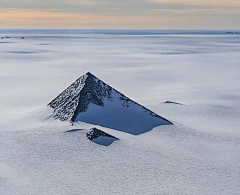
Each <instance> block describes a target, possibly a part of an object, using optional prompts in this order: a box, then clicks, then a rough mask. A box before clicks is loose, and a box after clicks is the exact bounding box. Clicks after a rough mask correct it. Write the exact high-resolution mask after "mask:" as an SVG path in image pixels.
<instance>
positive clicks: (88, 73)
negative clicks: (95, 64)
mask: <svg viewBox="0 0 240 195" xmlns="http://www.w3.org/2000/svg"><path fill="white" fill-rule="evenodd" d="M86 75H88V76H94V75H93V74H92V73H91V72H87V73H86Z"/></svg>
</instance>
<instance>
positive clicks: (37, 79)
mask: <svg viewBox="0 0 240 195" xmlns="http://www.w3.org/2000/svg"><path fill="white" fill-rule="evenodd" d="M0 33H2V34H1V36H6V35H8V36H10V37H11V38H10V39H0V87H1V93H0V106H1V110H0V194H1V195H15V194H16V195H28V194H44V195H46V194H58V195H63V194H216V195H221V194H224V195H225V194H234V195H235V194H236V195H237V194H239V191H240V163H239V162H240V122H239V121H240V120H239V119H240V102H239V100H240V36H239V35H223V34H217V35H214V34H207V33H205V34H200V35H196V34H185V35H184V34H180V35H167V34H166V35H147V34H140V35H132V34H127V33H125V34H104V33H99V34H93V33H81V34H66V33H63V34H61V33H59V32H58V33H57V34H54V33H49V34H47V33H44V34H38V33H39V32H35V33H28V32H27V31H26V32H21V33H14V34H11V32H10V31H9V32H7V31H4V32H0ZM6 33H7V34H6ZM22 36H24V37H25V39H21V37H22ZM88 71H90V72H92V73H94V74H95V75H97V76H98V77H99V78H101V79H102V80H103V81H105V82H106V83H108V84H110V85H111V86H113V87H114V88H116V89H118V90H119V91H121V92H122V93H123V94H126V95H127V96H129V97H130V98H131V99H133V100H135V101H137V102H139V103H141V104H142V105H144V106H146V107H148V108H150V109H152V110H153V111H154V112H156V113H157V114H159V115H160V116H163V117H165V118H167V119H168V120H170V121H172V122H173V123H174V126H160V127H156V128H154V129H153V130H152V131H150V132H147V133H144V134H141V135H138V136H134V135H130V134H125V133H122V132H117V131H114V130H111V129H106V131H107V132H108V133H111V134H113V135H114V136H116V137H118V138H119V139H120V140H118V141H115V142H114V143H113V144H111V145H110V146H107V147H106V146H101V145H98V144H96V143H93V142H91V141H89V140H88V139H86V135H85V133H86V131H85V129H89V128H91V127H92V125H90V124H85V123H77V124H75V125H74V126H71V124H69V123H64V122H59V121H54V120H53V121H39V120H37V119H36V118H34V117H33V116H35V113H37V112H39V110H41V109H42V108H44V107H45V106H46V105H47V104H48V103H49V102H50V101H51V100H52V99H53V98H54V97H56V96H57V95H58V94H59V93H60V92H61V91H62V90H64V89H65V88H66V87H67V86H68V85H69V84H71V83H72V82H73V81H74V80H76V79H77V78H78V77H80V76H81V75H83V74H85V73H86V72H88ZM165 101H174V102H178V103H181V104H184V105H178V104H166V103H163V102H165ZM73 129H79V131H70V132H67V131H69V130H73Z"/></svg>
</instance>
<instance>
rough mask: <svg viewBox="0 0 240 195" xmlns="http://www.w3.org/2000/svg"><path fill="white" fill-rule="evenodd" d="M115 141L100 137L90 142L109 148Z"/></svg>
mask: <svg viewBox="0 0 240 195" xmlns="http://www.w3.org/2000/svg"><path fill="white" fill-rule="evenodd" d="M116 140H117V139H116V138H113V137H105V136H100V137H98V138H95V139H93V140H91V141H92V142H94V143H96V144H99V145H102V146H110V145H111V144H112V143H113V142H115V141H116Z"/></svg>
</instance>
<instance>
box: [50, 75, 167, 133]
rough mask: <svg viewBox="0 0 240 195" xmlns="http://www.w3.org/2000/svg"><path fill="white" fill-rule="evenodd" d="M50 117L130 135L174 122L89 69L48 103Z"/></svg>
mask: <svg viewBox="0 0 240 195" xmlns="http://www.w3.org/2000/svg"><path fill="white" fill-rule="evenodd" d="M48 106H49V107H51V108H52V115H51V117H53V118H55V119H59V120H62V121H66V120H69V121H72V122H77V121H82V122H87V123H91V124H95V125H100V126H104V127H108V128H112V129H116V130H120V131H124V132H128V133H131V134H140V133H144V132H146V131H149V130H151V129H152V128H154V127H156V126H159V125H168V124H172V123H171V122H170V121H168V120H167V119H164V118H162V117H161V116H159V115H157V114H155V113H154V112H152V111H150V110H149V109H147V108H145V107H144V106H142V105H140V104H138V103H136V102H134V101H133V100H131V99H129V98H128V97H126V96H125V95H123V94H122V93H120V92H118V91H117V90H116V89H114V88H112V87H111V86H109V85H108V84H106V83H104V82H103V81H101V80H100V79H98V78H97V77H95V76H94V75H93V74H92V73H90V72H87V73H86V74H85V75H83V76H81V77H80V78H79V79H77V80H76V81H75V82H74V83H73V84H71V85H70V86H69V87H68V88H67V89H66V90H64V91H63V92H62V93H61V94H60V95H59V96H57V97H56V98H55V99H54V100H53V101H51V102H50V103H49V104H48Z"/></svg>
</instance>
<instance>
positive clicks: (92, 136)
mask: <svg viewBox="0 0 240 195" xmlns="http://www.w3.org/2000/svg"><path fill="white" fill-rule="evenodd" d="M86 136H87V138H88V139H89V140H93V139H96V138H98V137H100V136H103V137H111V138H115V139H117V140H119V139H118V138H116V137H114V136H112V135H110V134H108V133H105V132H104V131H102V130H99V129H97V128H95V127H94V128H92V129H90V131H89V132H87V133H86Z"/></svg>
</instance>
